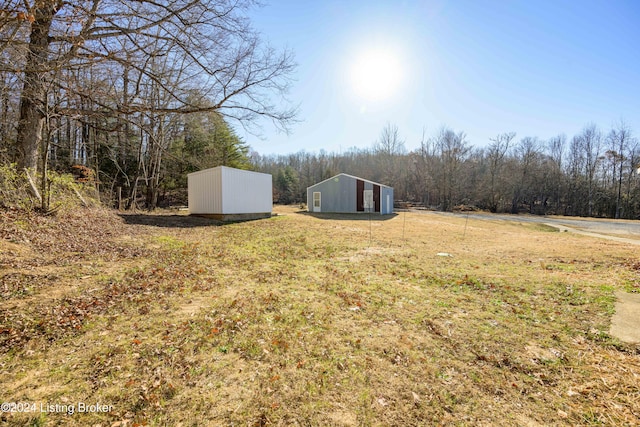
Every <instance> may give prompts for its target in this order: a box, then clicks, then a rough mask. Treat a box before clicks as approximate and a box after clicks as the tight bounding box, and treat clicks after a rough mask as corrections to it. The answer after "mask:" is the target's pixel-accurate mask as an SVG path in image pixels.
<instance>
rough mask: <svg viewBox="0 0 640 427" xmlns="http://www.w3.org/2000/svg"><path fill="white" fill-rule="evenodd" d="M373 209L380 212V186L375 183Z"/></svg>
mask: <svg viewBox="0 0 640 427" xmlns="http://www.w3.org/2000/svg"><path fill="white" fill-rule="evenodd" d="M373 211H374V212H380V186H379V185H376V184H373Z"/></svg>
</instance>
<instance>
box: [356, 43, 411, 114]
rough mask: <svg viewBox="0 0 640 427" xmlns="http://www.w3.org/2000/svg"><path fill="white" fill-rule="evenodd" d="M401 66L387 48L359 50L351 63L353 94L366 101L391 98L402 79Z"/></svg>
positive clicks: (395, 56)
mask: <svg viewBox="0 0 640 427" xmlns="http://www.w3.org/2000/svg"><path fill="white" fill-rule="evenodd" d="M402 71H403V70H402V66H401V65H400V61H399V59H398V57H397V55H396V54H395V53H394V52H393V51H392V50H389V49H382V48H377V49H370V50H365V51H362V52H360V53H359V54H358V55H357V56H356V57H355V58H354V62H353V64H352V65H351V70H350V77H351V84H352V87H353V89H354V91H355V94H356V95H357V96H358V97H359V98H362V99H364V100H366V101H372V102H373V101H384V100H387V99H389V98H391V97H392V96H393V95H395V93H396V92H397V90H398V89H399V87H400V84H401V82H402V80H403V75H402V74H403V73H402Z"/></svg>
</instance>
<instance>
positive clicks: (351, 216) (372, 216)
mask: <svg viewBox="0 0 640 427" xmlns="http://www.w3.org/2000/svg"><path fill="white" fill-rule="evenodd" d="M296 213H297V214H299V215H307V216H312V217H314V218H318V219H330V220H339V221H369V220H371V221H388V220H390V219H393V218H395V217H397V216H398V214H397V213H395V212H394V213H392V214H389V215H380V214H379V213H375V212H374V213H367V212H362V213H329V212H325V213H317V212H307V211H297V212H296Z"/></svg>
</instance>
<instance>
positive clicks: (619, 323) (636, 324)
mask: <svg viewBox="0 0 640 427" xmlns="http://www.w3.org/2000/svg"><path fill="white" fill-rule="evenodd" d="M616 299H617V301H616V313H615V314H614V315H613V317H612V318H611V329H610V330H609V333H610V334H611V335H613V336H614V337H616V338H618V339H619V340H620V341H623V342H627V343H640V295H639V294H630V293H627V292H620V291H619V292H616Z"/></svg>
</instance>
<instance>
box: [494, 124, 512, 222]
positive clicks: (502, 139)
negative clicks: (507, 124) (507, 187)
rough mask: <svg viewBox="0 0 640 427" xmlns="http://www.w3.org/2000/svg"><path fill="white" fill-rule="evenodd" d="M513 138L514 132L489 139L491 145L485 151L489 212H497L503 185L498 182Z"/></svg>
mask: <svg viewBox="0 0 640 427" xmlns="http://www.w3.org/2000/svg"><path fill="white" fill-rule="evenodd" d="M515 137H516V133H515V132H509V133H502V134H499V135H498V136H496V137H495V138H492V139H490V141H491V142H492V143H491V145H490V146H489V148H488V149H487V160H488V163H489V188H488V191H489V210H490V211H491V212H497V211H498V202H499V201H500V200H501V191H500V190H501V189H503V188H504V185H503V184H502V183H501V182H499V180H501V179H502V172H503V169H504V166H505V155H506V154H507V151H508V150H509V147H510V145H511V142H512V141H513V138H515Z"/></svg>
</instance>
